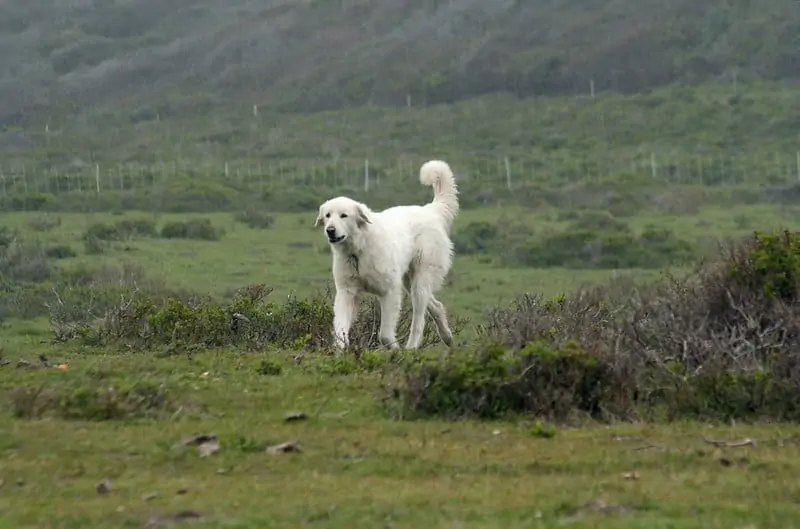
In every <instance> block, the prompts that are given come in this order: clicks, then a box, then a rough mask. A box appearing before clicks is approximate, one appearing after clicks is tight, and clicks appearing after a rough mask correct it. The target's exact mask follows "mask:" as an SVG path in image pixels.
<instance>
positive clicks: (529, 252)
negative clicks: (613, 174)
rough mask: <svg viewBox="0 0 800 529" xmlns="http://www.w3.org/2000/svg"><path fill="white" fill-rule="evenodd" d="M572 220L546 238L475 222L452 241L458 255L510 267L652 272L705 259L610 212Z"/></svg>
mask: <svg viewBox="0 0 800 529" xmlns="http://www.w3.org/2000/svg"><path fill="white" fill-rule="evenodd" d="M561 220H566V219H561ZM569 220H571V222H570V224H569V226H568V227H567V228H566V229H565V230H563V231H560V232H551V233H545V234H537V233H536V232H534V231H533V230H532V229H531V227H529V226H527V225H525V224H522V223H519V222H514V221H513V220H510V219H502V220H500V221H498V222H497V223H495V224H491V223H488V222H472V223H470V224H468V225H466V226H465V227H464V228H462V229H460V230H459V231H457V232H456V233H455V235H454V237H453V243H454V246H455V249H456V252H457V253H460V254H479V253H482V254H486V255H488V256H491V257H492V258H493V259H494V261H495V262H496V264H498V265H501V266H505V267H509V266H531V267H536V268H552V267H565V268H575V269H587V268H595V269H619V268H650V269H653V268H662V267H665V266H669V265H685V264H687V263H690V262H692V261H694V260H696V259H697V258H698V256H699V255H700V254H699V251H698V249H697V248H696V247H695V245H694V244H692V243H690V242H689V241H686V240H684V239H681V238H679V237H678V236H676V235H675V234H674V233H673V232H671V231H669V230H665V229H661V228H658V227H655V226H647V227H645V229H644V230H643V231H642V232H641V233H639V234H637V233H635V232H633V231H632V230H631V229H630V228H629V227H628V225H627V223H626V222H624V221H621V220H619V219H617V218H615V217H613V216H612V215H611V214H609V213H607V212H593V211H588V212H575V213H572V214H571V215H570V217H569Z"/></svg>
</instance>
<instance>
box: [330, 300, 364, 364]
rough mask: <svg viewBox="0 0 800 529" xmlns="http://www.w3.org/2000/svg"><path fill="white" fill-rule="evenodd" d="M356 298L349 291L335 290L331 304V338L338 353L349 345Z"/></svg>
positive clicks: (355, 311) (355, 310) (355, 309)
mask: <svg viewBox="0 0 800 529" xmlns="http://www.w3.org/2000/svg"><path fill="white" fill-rule="evenodd" d="M357 299H358V298H357V296H356V295H355V293H353V292H352V291H350V290H337V291H336V298H335V299H334V302H333V337H334V340H335V343H336V347H337V348H338V349H339V353H341V352H342V350H343V349H344V348H345V347H347V346H348V345H349V343H350V327H352V325H353V320H354V319H355V315H356V313H357Z"/></svg>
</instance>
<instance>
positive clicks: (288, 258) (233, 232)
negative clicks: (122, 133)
mask: <svg viewBox="0 0 800 529" xmlns="http://www.w3.org/2000/svg"><path fill="white" fill-rule="evenodd" d="M43 215H44V214H41V213H28V214H24V213H13V214H6V215H2V216H0V222H2V223H3V224H4V225H6V226H9V227H12V228H17V229H19V230H21V231H22V233H23V234H25V236H26V237H27V238H29V239H30V240H35V241H39V242H41V243H43V244H68V245H70V246H71V247H72V248H73V249H74V250H75V251H76V252H77V253H78V256H77V257H76V258H74V259H69V260H65V261H63V262H62V266H65V267H74V266H80V265H91V266H99V265H112V266H116V265H121V264H126V263H127V264H133V265H136V266H140V267H142V268H143V269H144V270H145V272H146V274H147V275H148V276H149V277H154V278H160V279H163V280H164V281H165V282H166V283H167V284H168V285H170V286H175V287H181V288H187V289H191V290H193V291H198V292H202V293H207V294H212V295H215V296H222V295H226V294H230V293H231V292H232V291H233V289H236V288H238V287H241V286H244V285H247V284H251V283H266V284H267V285H269V286H271V287H273V288H274V289H275V291H274V295H275V296H276V297H285V296H287V295H290V294H295V295H297V296H299V297H305V296H308V295H309V294H311V293H313V292H314V291H315V290H319V289H324V288H326V286H328V285H329V284H330V282H331V276H330V255H329V254H328V253H327V252H326V250H327V243H326V242H325V239H324V236H323V235H321V234H320V233H319V232H318V230H315V229H314V228H313V222H314V212H311V213H309V214H299V213H298V214H291V213H285V214H277V215H276V216H275V225H274V226H273V227H272V228H270V229H252V228H249V227H247V226H245V225H243V224H240V223H237V222H235V221H234V219H233V215H231V214H227V213H211V214H187V215H183V214H181V215H178V214H160V215H155V216H154V215H149V214H135V213H129V214H126V215H125V216H121V215H110V214H88V215H84V214H72V213H58V214H49V215H50V216H51V217H58V218H60V219H61V224H60V226H57V227H55V228H53V229H51V230H49V231H46V232H34V231H32V230H31V229H30V226H29V224H30V221H31V219H36V218H39V217H42V216H43ZM122 218H147V219H154V220H155V221H156V222H157V223H158V224H159V225H163V224H164V223H166V222H169V221H171V220H185V219H191V218H209V219H211V221H212V223H213V224H214V226H216V227H219V228H221V229H223V230H224V231H225V233H224V235H223V236H222V238H221V239H220V240H219V241H198V240H174V239H169V240H167V239H160V238H141V239H134V240H131V241H125V242H118V243H114V244H113V245H111V248H110V249H109V250H108V251H107V252H105V253H103V254H101V255H87V254H86V253H85V251H84V249H83V241H82V236H83V234H84V232H85V231H86V230H87V228H88V227H89V226H91V225H92V224H96V223H113V222H116V221H118V220H120V219H122ZM503 218H505V219H514V220H515V221H518V222H521V223H524V224H527V225H529V226H531V227H532V228H533V229H534V230H535V231H536V232H538V233H545V232H547V231H548V230H555V229H558V228H560V227H563V226H564V225H565V224H566V222H565V221H563V220H557V219H558V211H557V210H555V209H549V208H548V209H543V210H531V209H523V208H496V209H495V208H479V209H474V210H465V211H463V212H462V213H461V214H460V216H459V217H458V219H457V221H456V224H455V230H456V231H458V230H459V227H463V226H465V225H467V224H469V223H470V222H475V221H496V220H497V219H503ZM798 218H800V210H798V209H796V208H792V207H776V206H772V205H753V206H740V207H736V208H728V207H720V206H713V205H710V206H708V207H705V208H702V209H701V210H700V211H698V212H697V213H696V214H693V215H683V216H675V215H665V214H656V213H652V214H646V215H639V216H636V217H633V218H632V219H630V224H631V225H632V226H634V227H641V226H645V225H647V224H655V225H657V226H659V227H664V228H667V229H670V230H673V231H675V232H677V233H681V234H685V235H687V236H688V237H689V238H692V239H695V240H697V241H698V243H699V244H701V245H707V246H711V245H713V244H715V242H714V241H715V240H716V239H718V238H720V237H728V236H736V235H743V234H747V233H749V232H751V231H752V230H753V229H756V228H758V229H763V230H770V229H776V228H778V227H781V226H791V225H793V224H795V223H796V222H797V219H798ZM658 274H659V272H658V271H655V270H635V269H634V270H619V271H617V272H614V271H610V270H574V269H571V270H567V269H558V268H548V269H535V268H499V267H497V266H493V265H492V264H489V263H486V262H485V260H484V259H482V258H481V257H480V256H456V261H455V265H454V267H453V270H452V273H451V276H450V280H449V282H448V286H447V287H446V288H445V289H444V290H443V291H442V296H441V299H442V301H443V302H444V303H446V304H447V305H448V306H450V307H451V311H454V312H456V313H457V314H461V315H463V316H465V317H470V318H476V317H480V316H481V314H482V313H483V310H484V309H486V308H490V307H492V306H495V305H497V304H500V303H504V302H508V301H511V300H512V299H514V297H516V296H517V295H519V294H520V293H521V292H539V293H542V294H544V295H545V296H547V297H552V296H555V295H558V294H560V293H562V292H565V291H569V290H573V289H574V288H577V287H579V286H581V285H582V284H588V283H597V282H599V281H605V280H607V279H609V278H610V277H612V276H615V275H616V276H620V275H630V276H633V277H641V278H652V277H655V276H657V275H658Z"/></svg>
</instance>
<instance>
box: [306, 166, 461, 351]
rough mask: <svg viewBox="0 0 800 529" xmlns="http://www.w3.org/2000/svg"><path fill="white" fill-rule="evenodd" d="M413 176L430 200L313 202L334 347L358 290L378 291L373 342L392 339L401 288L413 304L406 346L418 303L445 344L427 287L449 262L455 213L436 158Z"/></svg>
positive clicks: (444, 328) (415, 330)
mask: <svg viewBox="0 0 800 529" xmlns="http://www.w3.org/2000/svg"><path fill="white" fill-rule="evenodd" d="M419 180H420V182H421V183H422V184H423V185H429V186H433V202H431V203H429V204H426V205H425V206H396V207H393V208H389V209H387V210H384V211H381V212H374V211H371V210H370V209H369V208H368V207H367V206H366V205H364V204H362V203H360V202H356V201H355V200H352V199H350V198H347V197H337V198H333V199H331V200H328V201H327V202H325V203H324V204H322V206H320V208H319V216H318V217H317V221H316V223H315V226H319V225H321V224H323V225H324V226H325V235H326V237H327V238H328V243H329V244H330V245H331V250H332V253H333V279H334V283H335V284H336V300H335V302H334V307H333V311H334V319H333V332H334V335H335V338H336V341H337V344H338V346H339V347H344V346H346V345H347V344H348V343H349V340H348V337H349V333H350V327H351V326H352V324H353V322H354V320H355V318H356V316H357V314H358V310H359V305H360V303H361V296H362V294H363V293H365V292H366V293H370V294H375V295H377V296H379V297H380V305H381V327H380V333H379V337H380V340H381V343H383V344H384V345H388V346H389V347H392V348H396V347H398V345H397V338H396V335H395V333H396V329H397V322H398V320H399V318H400V309H401V306H402V302H403V292H404V290H405V291H408V292H409V293H410V295H411V305H412V309H413V315H412V318H411V332H410V333H409V336H408V343H407V344H406V348H408V349H416V348H418V347H419V346H420V342H421V341H422V333H423V331H424V328H425V312H426V310H427V311H430V313H431V316H432V317H433V320H434V322H435V323H436V329H437V331H438V332H439V337H440V338H441V339H442V341H443V342H444V343H445V344H447V345H449V346H451V345H452V344H453V334H452V332H451V331H450V326H449V325H448V324H447V315H446V313H445V308H444V305H442V303H441V302H440V301H439V300H437V299H436V298H435V297H434V294H435V293H436V292H437V291H438V290H439V288H440V287H441V286H442V283H444V279H445V277H446V276H447V273H448V272H449V270H450V266H451V265H452V262H453V243H452V241H451V240H450V226H451V224H452V223H453V219H454V218H455V217H456V215H457V214H458V190H457V188H456V182H455V178H454V177H453V172H452V171H451V170H450V166H449V165H448V164H447V163H445V162H443V161H439V160H432V161H429V162H426V163H425V164H424V165H423V166H422V168H421V169H420V172H419Z"/></svg>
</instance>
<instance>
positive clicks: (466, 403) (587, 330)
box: [386, 232, 800, 421]
mask: <svg viewBox="0 0 800 529" xmlns="http://www.w3.org/2000/svg"><path fill="white" fill-rule="evenodd" d="M798 301H800V234H797V233H790V232H784V233H782V234H756V235H755V236H754V237H752V238H749V239H747V240H744V241H739V242H735V243H729V244H726V245H724V246H723V247H722V248H721V253H720V258H719V259H717V260H714V261H709V262H707V263H704V264H703V265H701V266H698V267H697V269H696V270H695V271H694V273H692V274H689V275H688V276H687V277H685V278H682V279H677V278H674V277H670V276H664V278H663V279H661V280H659V281H656V282H653V283H650V284H647V285H640V286H636V285H633V284H631V283H629V282H626V281H618V282H612V283H610V284H609V285H605V286H601V287H595V288H586V289H581V290H579V291H578V292H576V293H575V294H571V295H566V296H562V297H559V298H557V299H554V300H544V299H542V298H541V297H537V296H529V295H525V296H522V297H520V298H519V299H518V300H517V301H516V302H515V304H513V305H512V306H511V307H509V308H506V309H496V310H495V311H493V312H492V313H491V315H490V317H489V319H488V322H487V323H486V324H485V325H483V326H480V327H479V328H478V331H479V335H480V338H481V340H480V343H481V344H482V345H480V346H479V347H478V348H477V349H476V350H475V351H472V352H464V353H462V354H459V355H453V356H451V357H448V358H446V359H443V360H440V361H438V362H435V363H427V364H422V365H410V366H405V367H404V368H402V369H399V370H398V371H397V372H396V373H394V375H393V377H391V378H390V379H389V382H388V383H387V386H386V389H387V394H386V399H387V403H389V404H391V406H393V409H395V411H397V407H398V406H399V411H400V413H402V414H403V415H404V416H414V415H436V416H447V417H453V416H460V417H463V416H476V417H483V418H486V417H499V416H503V415H506V414H513V413H527V414H533V415H536V416H540V417H544V418H548V419H551V420H554V421H569V420H570V419H574V418H575V417H576V416H588V417H592V418H594V419H601V420H611V419H614V420H641V419H655V418H669V419H674V418H704V419H709V418H710V419H718V420H730V419H734V418H735V419H744V420H747V419H774V420H798V419H800V303H798Z"/></svg>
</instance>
